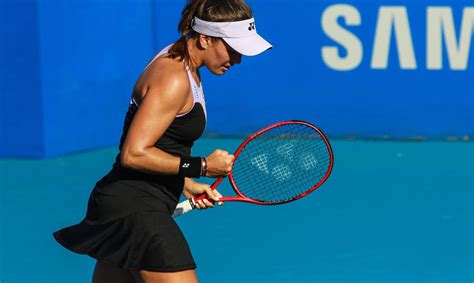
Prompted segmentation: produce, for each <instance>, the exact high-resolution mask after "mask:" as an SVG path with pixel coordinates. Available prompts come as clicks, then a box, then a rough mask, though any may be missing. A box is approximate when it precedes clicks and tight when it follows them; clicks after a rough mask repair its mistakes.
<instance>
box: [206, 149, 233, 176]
mask: <svg viewBox="0 0 474 283" xmlns="http://www.w3.org/2000/svg"><path fill="white" fill-rule="evenodd" d="M206 162H207V171H206V176H207V177H212V178H217V177H222V176H227V175H229V173H230V171H231V170H232V165H233V164H234V155H233V154H229V153H228V152H227V151H225V150H220V149H217V150H215V151H214V152H213V153H212V154H211V155H209V156H208V157H206Z"/></svg>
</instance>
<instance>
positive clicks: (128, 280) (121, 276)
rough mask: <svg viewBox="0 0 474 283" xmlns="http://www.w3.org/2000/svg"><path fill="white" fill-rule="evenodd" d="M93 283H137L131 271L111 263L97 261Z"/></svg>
mask: <svg viewBox="0 0 474 283" xmlns="http://www.w3.org/2000/svg"><path fill="white" fill-rule="evenodd" d="M92 283H136V280H135V279H134V276H133V274H132V272H131V271H128V270H125V269H121V268H119V267H117V266H115V265H112V264H110V263H105V262H102V261H97V263H96V264H95V268H94V274H93V275H92Z"/></svg>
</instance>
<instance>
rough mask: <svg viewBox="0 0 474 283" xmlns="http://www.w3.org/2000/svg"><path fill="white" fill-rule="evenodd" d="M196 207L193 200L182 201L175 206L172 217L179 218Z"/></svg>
mask: <svg viewBox="0 0 474 283" xmlns="http://www.w3.org/2000/svg"><path fill="white" fill-rule="evenodd" d="M195 207H196V203H195V202H194V199H193V198H190V199H187V200H184V201H182V202H180V203H178V205H177V206H176V209H175V210H174V212H173V217H174V218H176V217H178V216H181V215H183V214H185V213H188V212H190V211H191V210H193V209H194V208H195Z"/></svg>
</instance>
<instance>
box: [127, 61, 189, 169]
mask: <svg viewBox="0 0 474 283" xmlns="http://www.w3.org/2000/svg"><path fill="white" fill-rule="evenodd" d="M179 67H180V66H162V68H163V70H162V72H161V74H158V75H156V76H155V77H154V78H153V84H151V85H150V86H149V87H148V88H147V92H146V94H145V95H144V98H143V100H142V101H141V104H140V107H139V108H138V111H137V113H136V114H135V117H134V118H133V121H132V123H131V125H130V128H129V130H128V134H127V138H126V139H125V142H124V144H123V147H122V153H121V162H122V165H123V166H124V167H128V168H133V169H136V170H140V171H145V172H151V173H157V172H158V173H163V174H172V175H176V174H178V170H179V163H180V158H179V157H176V156H173V155H171V154H169V153H167V152H165V151H163V150H161V149H158V148H156V147H155V146H154V145H155V143H156V141H158V140H159V139H160V137H161V136H162V135H163V133H164V132H165V131H166V129H167V128H168V127H169V126H170V125H171V123H172V122H173V120H174V118H175V117H176V115H177V114H178V113H179V111H180V110H181V109H182V108H183V107H184V106H185V104H186V101H187V99H188V95H189V83H188V81H187V75H186V73H185V72H183V71H182V70H180V69H179ZM163 74H166V75H163ZM150 80H151V79H150Z"/></svg>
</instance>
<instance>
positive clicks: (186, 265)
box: [54, 0, 271, 283]
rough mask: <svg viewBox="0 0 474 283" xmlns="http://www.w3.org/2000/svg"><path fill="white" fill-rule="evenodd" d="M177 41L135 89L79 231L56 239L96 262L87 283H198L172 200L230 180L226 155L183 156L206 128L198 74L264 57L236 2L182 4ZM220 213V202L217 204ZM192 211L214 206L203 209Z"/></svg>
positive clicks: (203, 204)
mask: <svg viewBox="0 0 474 283" xmlns="http://www.w3.org/2000/svg"><path fill="white" fill-rule="evenodd" d="M178 30H179V31H180V32H181V33H182V36H181V38H180V39H179V40H178V41H176V42H175V43H174V44H171V45H170V46H168V47H166V48H164V49H163V50H162V51H161V52H159V53H158V54H157V55H156V56H155V57H154V58H153V60H151V62H150V63H149V64H148V66H147V67H146V68H145V70H144V71H143V73H142V74H141V76H140V77H139V79H138V80H137V82H136V85H135V87H134V90H133V95H132V99H131V102H130V106H129V109H128V112H127V115H126V118H125V122H124V127H123V135H122V138H121V141H120V153H119V154H118V156H117V158H116V161H115V163H114V165H113V168H112V169H111V171H110V172H109V173H108V174H107V175H106V176H104V177H103V178H102V179H101V180H99V181H98V182H97V184H96V186H95V188H94V189H93V191H92V193H91V195H90V198H89V202H88V208H87V213H86V216H85V218H84V220H83V221H82V222H80V223H79V224H77V225H74V226H70V227H66V228H63V229H61V230H59V231H57V232H55V233H54V237H55V239H56V240H57V241H58V242H59V243H60V244H62V245H63V246H64V247H66V248H67V249H69V250H71V251H73V252H76V253H79V254H88V255H90V256H91V257H93V258H95V259H97V263H96V266H95V269H94V274H93V282H94V283H104V282H105V283H122V282H123V283H125V282H145V283H149V282H159V283H162V282H164V283H169V282H180V283H193V282H197V277H196V274H195V268H196V264H195V262H194V260H193V257H192V255H191V252H190V249H189V247H188V244H187V242H186V240H185V238H184V236H183V234H182V232H181V230H180V229H179V227H178V226H177V225H176V223H175V222H174V220H173V218H172V217H171V215H172V213H173V211H174V209H175V207H176V205H177V203H178V200H179V197H180V195H181V194H182V193H183V194H184V195H185V196H186V197H187V198H189V197H193V196H196V195H199V194H202V193H206V194H207V196H208V198H209V199H213V200H214V201H216V202H217V203H219V201H218V200H219V197H221V194H220V193H219V192H218V191H213V190H211V189H210V186H209V185H207V184H203V183H199V182H196V181H194V180H193V178H199V177H200V176H208V177H220V176H226V175H227V174H229V172H230V170H231V168H232V163H233V160H234V156H233V155H232V154H229V153H228V152H226V151H223V150H215V151H214V152H213V153H212V154H211V155H209V156H207V157H204V158H203V157H196V156H191V148H192V146H193V142H194V141H195V140H197V139H198V138H199V137H200V136H201V135H202V133H203V131H204V129H205V125H206V104H205V100H204V93H203V87H202V82H201V77H200V74H199V68H200V67H203V66H205V67H207V68H208V69H209V71H210V72H212V73H214V74H216V75H222V74H224V73H225V72H226V71H228V70H229V68H231V67H232V66H233V65H234V64H239V63H240V62H241V58H242V55H247V56H253V55H257V54H259V53H262V52H263V51H265V50H267V49H269V48H271V45H270V44H269V43H268V42H267V41H265V40H264V39H263V38H262V37H260V36H259V35H258V34H257V31H256V26H255V21H254V18H253V16H252V11H251V9H250V8H249V6H248V5H247V4H246V3H244V1H241V0H194V1H188V2H187V4H186V6H185V8H184V10H183V12H182V18H181V21H180V23H179V27H178ZM219 204H222V203H219ZM196 205H197V208H200V209H205V208H208V207H214V204H213V203H212V202H209V201H207V200H204V201H200V202H199V203H197V204H196Z"/></svg>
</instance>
